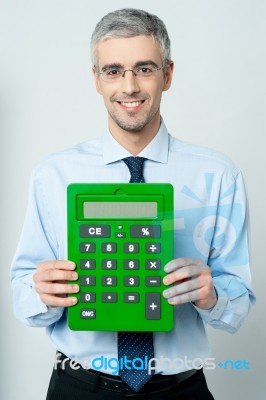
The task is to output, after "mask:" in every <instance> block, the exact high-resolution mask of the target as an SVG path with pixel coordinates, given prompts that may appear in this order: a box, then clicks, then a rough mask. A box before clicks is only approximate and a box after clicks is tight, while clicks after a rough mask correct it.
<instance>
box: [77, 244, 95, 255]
mask: <svg viewBox="0 0 266 400" xmlns="http://www.w3.org/2000/svg"><path fill="white" fill-rule="evenodd" d="M95 248H96V247H95V243H80V246H79V249H80V252H81V253H95Z"/></svg>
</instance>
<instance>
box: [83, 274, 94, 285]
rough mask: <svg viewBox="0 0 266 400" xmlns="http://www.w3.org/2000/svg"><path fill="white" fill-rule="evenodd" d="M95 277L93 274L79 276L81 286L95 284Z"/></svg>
mask: <svg viewBox="0 0 266 400" xmlns="http://www.w3.org/2000/svg"><path fill="white" fill-rule="evenodd" d="M95 282H96V278H95V276H81V277H80V285H81V286H95Z"/></svg>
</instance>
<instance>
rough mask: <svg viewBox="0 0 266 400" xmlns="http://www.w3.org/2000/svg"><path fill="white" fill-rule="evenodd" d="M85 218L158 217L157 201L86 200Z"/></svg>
mask: <svg viewBox="0 0 266 400" xmlns="http://www.w3.org/2000/svg"><path fill="white" fill-rule="evenodd" d="M83 212H84V218H135V217H136V218H157V216H158V204H157V202H155V201H154V202H150V201H149V202H148V201H145V202H132V201H116V202H107V201H100V202H96V201H95V202H94V201H92V202H88V201H86V202H84V203H83Z"/></svg>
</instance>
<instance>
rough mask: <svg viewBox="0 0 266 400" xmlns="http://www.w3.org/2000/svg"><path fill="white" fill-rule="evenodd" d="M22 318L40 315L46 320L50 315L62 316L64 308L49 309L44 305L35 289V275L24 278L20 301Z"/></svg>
mask: <svg viewBox="0 0 266 400" xmlns="http://www.w3.org/2000/svg"><path fill="white" fill-rule="evenodd" d="M19 304H20V306H19V309H20V317H22V318H25V319H28V318H31V317H34V316H36V315H39V314H44V319H46V317H47V313H49V315H50V316H51V314H52V315H59V316H61V314H62V311H63V307H48V306H47V305H46V304H44V303H43V302H42V301H41V299H40V296H39V295H38V293H37V292H36V291H35V289H34V282H33V274H29V275H26V276H25V277H23V278H22V291H21V297H20V301H19Z"/></svg>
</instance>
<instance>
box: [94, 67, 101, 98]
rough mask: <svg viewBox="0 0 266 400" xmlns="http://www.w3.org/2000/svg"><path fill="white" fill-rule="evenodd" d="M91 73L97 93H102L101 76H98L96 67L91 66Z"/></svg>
mask: <svg viewBox="0 0 266 400" xmlns="http://www.w3.org/2000/svg"><path fill="white" fill-rule="evenodd" d="M92 73H93V77H94V82H95V87H96V90H97V92H98V93H99V94H102V89H101V78H100V77H99V75H98V74H97V71H96V68H95V67H93V68H92Z"/></svg>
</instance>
